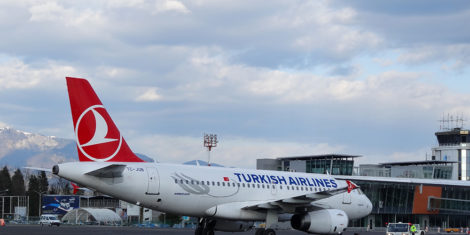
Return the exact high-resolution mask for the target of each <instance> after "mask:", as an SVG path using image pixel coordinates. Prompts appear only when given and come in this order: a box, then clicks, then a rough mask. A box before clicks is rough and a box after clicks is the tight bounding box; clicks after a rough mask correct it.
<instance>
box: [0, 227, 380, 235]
mask: <svg viewBox="0 0 470 235" xmlns="http://www.w3.org/2000/svg"><path fill="white" fill-rule="evenodd" d="M0 234H1V235H4V234H5V235H7V234H8V235H10V234H12V235H18V234H27V235H46V234H47V235H53V234H60V235H64V234H67V235H78V234H86V235H94V234H96V235H98V234H100V235H119V234H122V235H145V234H162V235H164V234H168V235H193V234H194V230H191V229H162V228H140V227H111V226H86V225H83V226H60V227H55V226H53V227H49V226H43V227H41V226H40V225H7V226H5V227H0ZM215 234H217V235H228V234H232V235H254V234H255V231H254V230H251V231H248V232H239V233H238V232H237V233H231V232H218V231H217V232H215ZM277 234H279V235H300V234H307V233H304V232H300V231H294V230H278V231H277ZM343 234H344V235H353V234H354V233H353V232H345V233H343ZM360 235H383V232H376V233H374V232H367V234H366V232H364V233H360Z"/></svg>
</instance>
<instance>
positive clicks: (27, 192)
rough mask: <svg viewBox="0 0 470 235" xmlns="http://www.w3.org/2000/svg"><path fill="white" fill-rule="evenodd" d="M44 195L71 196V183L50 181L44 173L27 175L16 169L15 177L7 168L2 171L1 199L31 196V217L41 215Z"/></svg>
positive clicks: (0, 177) (58, 180) (0, 175)
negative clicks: (40, 210) (41, 201)
mask: <svg viewBox="0 0 470 235" xmlns="http://www.w3.org/2000/svg"><path fill="white" fill-rule="evenodd" d="M26 185H27V187H26ZM43 194H59V195H69V194H71V188H70V183H69V182H68V181H67V180H64V179H62V178H60V179H54V180H51V184H49V180H48V178H47V176H46V173H45V172H44V171H40V172H37V173H35V174H32V173H31V174H30V173H29V171H26V174H23V172H22V171H21V170H20V169H16V170H15V171H14V173H13V176H11V175H10V171H9V169H8V167H7V166H4V167H3V169H2V170H1V171H0V197H1V196H29V215H32V216H37V215H38V213H39V211H38V210H39V199H40V196H41V195H43Z"/></svg>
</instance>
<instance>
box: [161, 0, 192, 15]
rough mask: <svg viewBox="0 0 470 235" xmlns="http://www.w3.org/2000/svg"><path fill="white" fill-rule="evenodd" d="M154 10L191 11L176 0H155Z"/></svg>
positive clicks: (185, 12)
mask: <svg viewBox="0 0 470 235" xmlns="http://www.w3.org/2000/svg"><path fill="white" fill-rule="evenodd" d="M155 11H156V12H166V11H174V12H179V13H184V14H188V13H190V12H191V11H190V10H188V8H187V7H186V6H185V5H184V4H183V3H182V2H180V1H177V0H157V1H156V2H155Z"/></svg>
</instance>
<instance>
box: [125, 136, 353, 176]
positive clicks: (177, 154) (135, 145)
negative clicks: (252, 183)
mask: <svg viewBox="0 0 470 235" xmlns="http://www.w3.org/2000/svg"><path fill="white" fill-rule="evenodd" d="M129 140H130V141H129ZM128 141H129V142H130V144H129V145H130V146H131V147H132V149H133V150H134V151H136V152H141V153H144V154H146V155H148V156H150V157H154V158H156V160H158V161H159V162H172V163H183V162H186V161H191V160H194V159H200V160H207V149H205V148H204V146H203V144H202V137H201V138H196V137H189V136H168V135H147V136H137V137H134V138H130V139H128ZM344 149H345V147H344V146H332V145H329V144H327V143H317V144H303V143H295V142H284V141H278V142H276V141H267V140H263V139H253V138H244V137H223V136H220V135H219V144H218V145H217V147H216V148H213V149H212V152H211V162H215V163H218V164H222V165H225V166H230V167H245V168H255V167H256V159H258V158H274V157H285V156H298V155H305V154H325V153H338V152H341V151H343V150H344Z"/></svg>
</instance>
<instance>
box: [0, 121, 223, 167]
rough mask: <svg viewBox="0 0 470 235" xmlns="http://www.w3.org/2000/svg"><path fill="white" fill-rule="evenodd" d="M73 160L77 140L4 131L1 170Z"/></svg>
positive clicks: (1, 132)
mask: <svg viewBox="0 0 470 235" xmlns="http://www.w3.org/2000/svg"><path fill="white" fill-rule="evenodd" d="M136 155H137V156H138V157H139V158H141V159H142V160H144V161H147V162H153V161H154V160H153V159H152V158H150V157H148V156H146V155H144V154H140V153H136ZM71 161H78V152H77V145H76V143H75V140H72V139H64V138H58V137H55V136H45V135H41V134H34V133H29V132H25V131H20V130H16V129H14V128H11V127H3V128H0V167H3V166H5V165H6V166H8V167H9V168H21V167H24V166H33V167H42V168H52V166H53V165H55V164H57V163H62V162H71ZM184 164H188V165H198V164H199V165H202V166H204V165H207V162H205V161H201V160H193V161H189V162H186V163H184ZM211 165H213V166H221V165H218V164H211Z"/></svg>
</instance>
